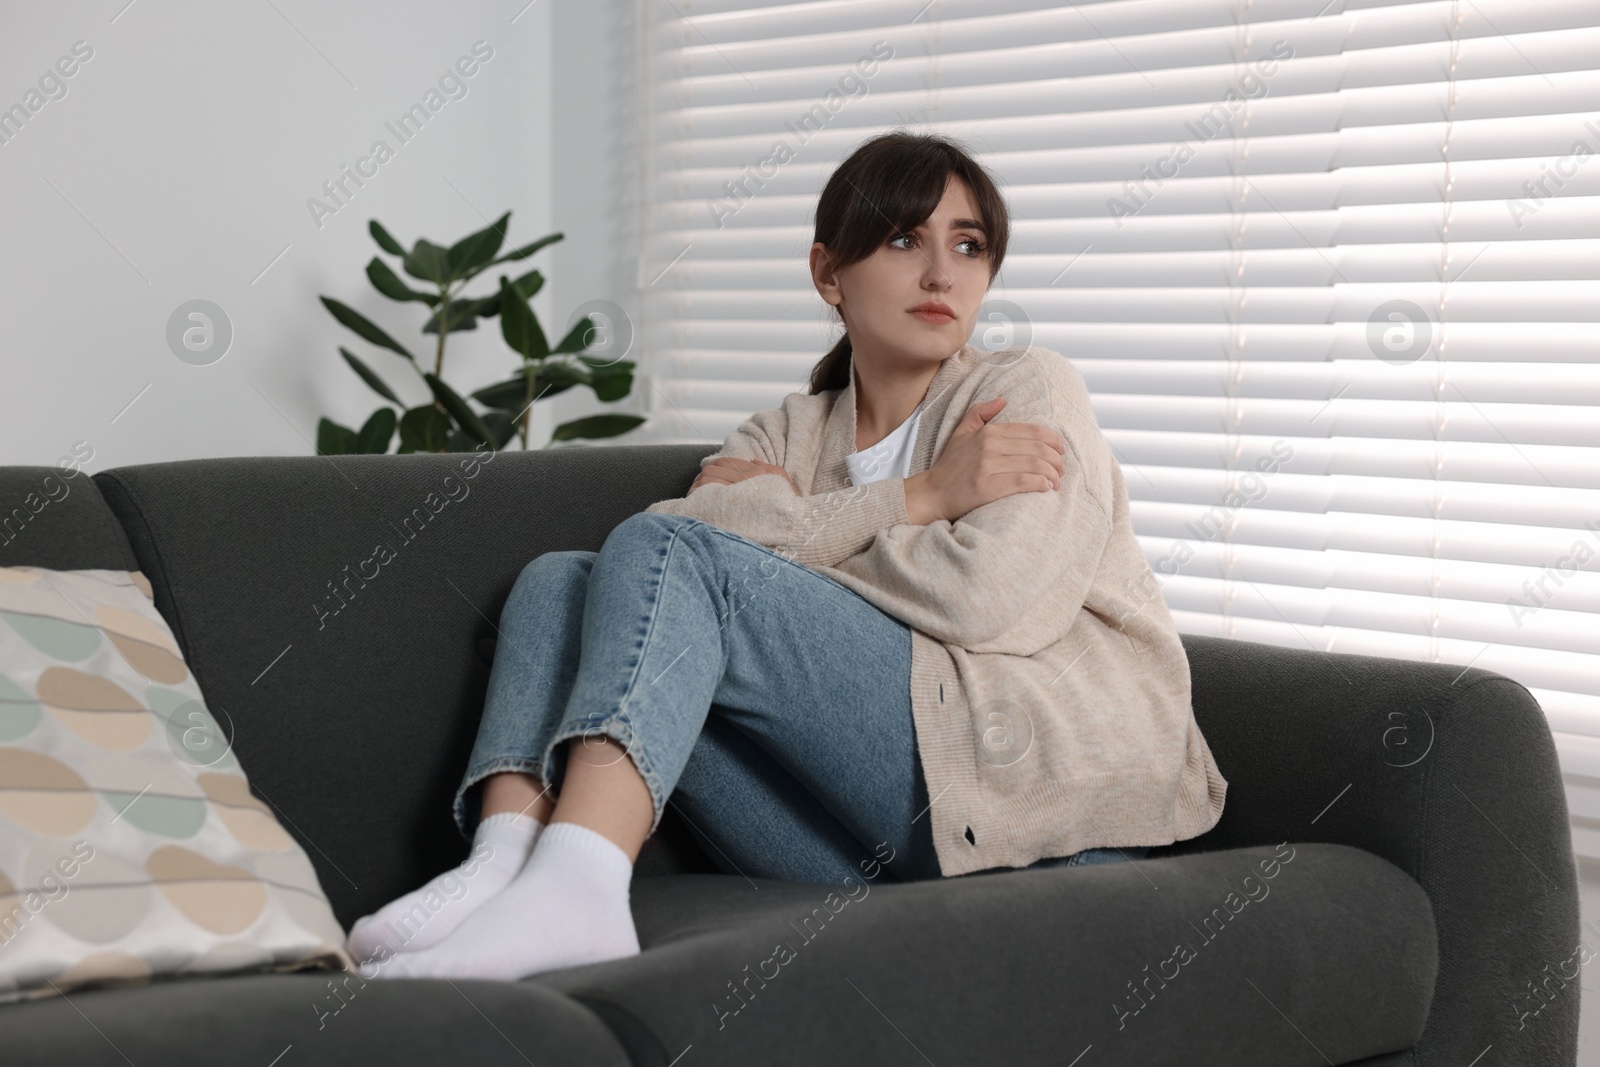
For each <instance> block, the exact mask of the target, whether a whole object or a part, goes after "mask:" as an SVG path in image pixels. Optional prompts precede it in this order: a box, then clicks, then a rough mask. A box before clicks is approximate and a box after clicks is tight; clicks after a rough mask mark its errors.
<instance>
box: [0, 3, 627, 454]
mask: <svg viewBox="0 0 1600 1067" xmlns="http://www.w3.org/2000/svg"><path fill="white" fill-rule="evenodd" d="M126 4H127V0H100V2H95V3H88V4H82V5H77V4H75V5H70V6H69V5H61V6H56V5H49V6H46V5H22V4H8V5H6V6H5V7H4V8H0V108H9V107H10V106H11V105H12V104H13V103H18V102H24V101H25V99H26V98H25V94H27V93H28V91H29V90H30V89H33V88H36V87H37V85H38V79H39V78H40V76H41V75H44V74H46V72H47V71H48V70H49V69H50V68H51V66H52V64H54V63H55V62H56V60H57V58H58V57H60V56H63V55H67V54H69V53H70V52H71V50H72V48H73V45H74V43H75V42H78V41H83V42H86V44H87V47H88V48H92V50H93V55H92V58H90V59H88V60H87V61H86V62H83V63H82V64H81V65H80V66H79V67H78V68H77V69H76V70H75V73H74V74H73V76H72V77H71V78H68V79H63V81H64V84H65V86H66V93H65V95H64V96H61V97H60V98H59V99H53V100H48V101H47V102H45V103H44V105H43V106H42V107H40V108H39V110H38V111H37V113H35V114H33V115H32V116H31V118H30V119H29V120H28V121H27V122H26V123H25V124H24V125H23V127H22V129H21V131H20V132H18V133H15V134H14V136H12V137H11V138H10V140H9V141H7V142H6V143H3V144H0V240H3V247H4V251H5V254H4V255H3V256H0V324H3V326H0V463H5V464H19V463H39V464H48V463H54V462H55V461H56V460H57V459H58V458H59V457H61V456H63V455H65V454H67V453H68V452H69V451H70V450H71V448H72V445H73V443H74V442H75V441H79V440H83V441H87V442H89V443H90V445H91V446H92V448H93V450H94V459H93V460H92V461H91V462H89V463H88V464H86V466H87V467H88V469H90V470H91V471H96V470H104V469H107V468H109V467H113V466H121V465H126V464H130V463H143V462H152V461H159V460H170V459H179V458H187V457H197V456H220V455H286V454H292V455H309V454H311V453H312V451H313V448H312V444H311V442H312V441H313V440H314V439H315V432H316V424H317V419H318V418H319V416H321V415H324V414H326V415H329V416H331V417H333V418H335V419H337V420H338V421H340V422H343V423H345V424H347V425H357V424H359V422H360V420H361V419H362V418H364V417H365V416H366V415H367V414H369V413H370V412H371V411H372V410H373V408H374V407H376V406H377V404H378V403H380V400H379V398H378V397H377V396H376V395H375V394H373V393H371V392H370V391H369V390H368V389H367V388H366V386H365V385H363V384H362V383H361V382H360V380H359V379H357V378H356V377H355V375H354V374H352V373H351V372H350V370H349V369H348V368H347V367H346V366H345V364H344V362H343V360H341V359H340V358H339V356H338V354H337V347H336V346H337V345H339V344H345V345H347V346H349V347H350V348H351V349H352V350H354V351H356V352H357V353H358V354H361V355H362V356H364V357H369V362H370V363H372V364H373V365H374V366H376V367H378V368H379V369H380V371H381V372H382V373H383V374H384V375H385V377H387V379H388V380H389V381H390V383H391V384H392V385H394V386H395V387H396V388H397V389H399V390H402V395H403V396H404V397H405V398H406V399H407V400H408V401H409V402H411V403H421V402H423V401H424V400H425V399H426V397H427V393H426V387H425V386H424V385H423V384H422V382H421V380H420V379H419V378H418V377H417V376H416V375H415V374H414V373H413V372H412V371H411V370H410V369H409V368H407V367H406V366H405V365H404V363H403V361H402V360H401V359H400V358H399V357H398V356H391V355H389V354H387V353H384V352H382V351H381V350H378V349H374V348H373V347H372V346H370V345H368V344H366V343H365V342H361V341H360V340H359V339H357V338H355V337H354V335H352V334H351V333H349V331H347V330H345V329H344V328H343V327H341V326H339V325H338V324H337V323H335V322H334V320H333V319H332V317H331V316H330V315H329V314H328V313H327V311H326V310H325V309H324V308H323V307H322V305H321V304H320V303H319V302H318V299H317V297H318V295H319V294H327V295H330V296H334V297H337V298H339V299H341V300H344V301H346V302H348V303H350V304H352V305H354V306H355V307H357V308H358V309H360V310H362V311H364V312H366V313H367V314H369V315H370V316H371V317H372V318H374V319H375V320H377V321H378V322H379V323H380V324H382V325H384V326H386V327H387V328H389V330H390V332H391V333H392V334H394V335H395V336H396V337H397V338H398V339H399V340H401V342H402V343H404V344H407V346H408V347H412V350H413V351H419V350H422V349H424V348H426V349H427V350H429V351H431V346H428V345H426V343H425V342H426V341H428V340H431V338H427V339H425V338H424V336H423V335H422V334H421V333H420V332H419V328H420V326H421V323H422V319H423V315H424V313H425V312H424V308H423V305H421V304H407V305H400V304H396V303H394V302H392V301H389V300H387V299H385V298H383V297H381V296H379V295H378V294H377V293H376V292H375V291H374V290H373V289H372V288H371V286H370V285H369V283H368V282H367V279H366V277H365V275H364V273H363V270H364V267H365V264H366V263H367V261H368V260H369V259H370V258H371V257H372V256H373V255H374V254H375V253H377V251H378V250H377V248H376V246H375V245H374V244H373V242H372V240H371V238H370V237H369V236H368V234H367V230H366V226H367V221H368V219H370V218H373V217H376V218H378V219H379V220H380V221H381V222H383V223H384V224H385V225H386V226H387V227H388V228H389V229H390V231H391V232H392V233H394V234H395V236H396V237H397V238H399V239H400V240H401V242H402V243H404V244H406V245H407V246H409V245H410V243H411V241H412V240H414V239H415V238H416V237H419V236H427V237H429V238H431V239H432V240H434V241H437V242H440V243H449V242H451V241H454V240H456V239H458V238H460V237H462V236H464V235H465V234H466V233H468V232H469V231H471V230H473V229H477V228H479V227H481V226H483V225H485V224H486V222H487V221H489V220H492V219H494V218H496V217H498V216H499V215H500V214H501V213H502V212H503V211H505V210H507V209H510V210H512V211H513V212H514V214H513V216H512V220H511V227H510V237H509V240H510V242H512V243H516V244H521V243H526V242H528V241H531V240H534V239H536V238H537V237H540V236H542V235H544V234H546V233H548V232H550V231H551V230H554V229H564V230H565V232H566V233H567V240H566V241H565V242H562V243H560V244H558V245H556V246H554V247H555V254H554V255H552V250H550V249H547V250H545V251H542V252H540V253H539V254H538V255H536V256H535V257H533V258H532V259H531V260H528V261H526V262H525V263H523V264H514V265H511V266H516V267H522V268H524V269H526V268H527V267H529V266H538V267H540V268H541V269H544V270H545V271H546V273H547V274H548V275H549V276H550V278H551V283H550V284H548V285H547V286H546V289H545V291H544V292H543V293H541V294H540V296H539V297H538V298H536V300H535V302H534V306H535V309H536V310H537V311H538V312H539V314H540V317H541V320H542V321H543V322H544V323H545V324H546V329H547V332H550V333H556V332H557V331H558V330H559V329H560V328H561V326H563V325H564V323H565V311H566V310H567V307H566V306H564V305H562V304H560V303H558V301H561V300H567V301H569V303H576V302H577V301H579V300H582V299H587V298H589V297H590V296H592V295H604V294H598V293H597V292H592V291H591V290H594V289H595V288H596V287H597V286H599V285H601V284H602V283H603V282H604V281H605V279H606V277H607V276H608V269H607V268H606V266H605V263H604V261H603V259H602V260H598V261H597V260H595V259H594V254H593V252H592V251H577V252H575V251H573V250H574V249H596V248H599V249H605V248H607V246H609V245H610V244H612V243H614V242H616V241H617V240H619V238H618V236H617V234H616V233H615V232H613V231H611V230H610V229H607V230H605V231H603V232H602V231H600V230H598V229H591V230H590V231H589V232H586V230H585V228H586V227H590V228H592V227H596V226H598V225H599V224H600V223H601V222H605V221H606V216H605V215H604V214H603V213H602V211H601V210H600V208H601V203H602V201H603V199H604V198H605V197H606V196H608V195H610V194H609V193H608V192H607V186H606V185H605V184H604V183H603V182H602V181H600V180H598V179H597V175H596V172H595V171H594V170H593V169H587V172H586V174H585V175H584V176H583V177H582V178H581V179H580V180H578V181H577V182H574V180H573V179H571V178H569V179H568V180H566V181H565V182H564V183H563V188H564V189H567V190H569V191H570V190H572V189H579V190H580V191H582V192H584V193H586V194H589V197H590V199H589V200H588V202H587V203H586V205H585V207H584V209H583V210H582V211H580V212H579V213H577V214H576V215H574V217H573V219H572V220H570V221H564V223H563V224H562V225H560V226H558V225H556V224H555V223H554V221H553V220H554V216H555V212H554V210H553V207H552V203H553V191H554V188H555V186H554V184H553V179H552V162H553V161H554V160H556V159H558V158H564V153H560V152H554V151H552V146H553V144H555V142H554V141H553V132H552V129H553V126H554V127H556V128H557V129H559V130H560V131H562V136H563V137H564V138H565V139H566V143H567V144H568V145H570V144H571V143H573V142H575V141H582V140H585V139H587V140H588V141H591V142H594V143H603V142H604V141H605V140H606V136H607V135H605V134H603V133H601V132H598V131H587V127H586V123H587V119H586V118H585V110H586V109H587V108H589V107H590V102H589V99H590V94H589V93H588V92H587V91H585V92H580V93H569V92H560V93H557V92H556V91H555V90H554V88H553V84H554V79H555V77H556V72H557V70H558V69H561V67H564V66H570V64H571V63H572V62H573V61H574V60H575V59H577V58H578V57H580V56H582V55H587V54H594V53H599V52H602V51H603V50H605V49H606V48H608V47H610V45H609V43H608V39H607V38H598V39H595V40H587V39H579V40H576V41H574V44H575V45H576V47H574V48H570V49H557V48H553V47H552V35H553V28H552V27H553V22H554V21H555V20H557V19H561V20H563V21H566V20H568V19H574V18H575V19H576V20H577V21H578V22H580V23H582V22H583V21H584V20H585V19H596V18H599V17H600V16H601V15H602V14H603V12H601V11H599V7H603V6H604V5H597V8H596V10H595V11H594V12H593V13H592V14H591V13H589V12H588V11H587V9H586V8H585V5H578V4H562V5H559V14H557V5H555V4H553V3H552V2H551V0H539V2H534V3H532V4H531V5H529V6H527V7H526V8H525V9H524V8H522V5H520V4H518V3H505V2H499V3H488V2H483V0H466V2H460V3H452V4H450V5H441V4H428V3H421V2H418V0H407V2H404V3H378V2H376V0H365V2H360V3H343V4H339V5H325V4H317V3H313V2H311V0H272V2H271V3H251V4H226V5H224V4H203V3H200V2H198V0H161V2H153V0H142V2H136V3H133V4H132V5H131V6H126ZM621 10H623V11H631V5H623V6H622V7H621ZM519 12H520V13H519ZM513 19H514V20H515V21H513ZM607 32H608V34H613V35H614V34H615V33H616V32H617V31H616V29H615V28H613V29H611V30H608V31H607ZM626 32H627V34H628V38H627V39H628V41H629V43H630V45H631V30H628V31H626ZM478 41H483V42H485V43H486V44H487V46H488V47H489V48H492V49H493V55H492V58H490V59H489V60H488V61H487V62H486V63H483V64H482V65H481V66H480V67H479V69H478V70H477V72H476V73H475V74H474V75H473V76H472V77H471V78H464V79H462V81H463V82H464V83H465V86H466V93H465V95H464V96H460V97H459V98H458V99H446V100H445V103H444V104H443V106H442V107H440V108H439V110H438V111H437V113H435V114H433V115H432V117H431V118H430V119H429V121H428V122H427V124H426V125H425V126H424V128H423V129H422V130H421V131H420V132H419V133H417V134H416V135H415V137H414V138H413V139H412V140H411V141H410V142H409V143H401V141H400V140H399V139H398V138H397V137H396V136H394V134H392V133H391V132H390V131H389V130H388V129H387V128H386V127H385V125H384V124H385V122H392V121H394V120H395V119H397V118H398V116H399V115H400V114H401V113H402V112H404V111H405V110H406V109H407V108H409V107H410V105H411V104H413V103H415V102H419V101H421V100H422V99H423V96H424V94H425V93H426V92H427V90H428V89H429V88H430V87H434V86H436V84H437V83H438V80H439V78H440V76H441V74H443V73H445V72H446V71H447V70H448V69H449V68H450V67H451V65H452V64H453V63H454V62H455V61H456V60H457V58H458V57H461V56H464V55H469V54H470V53H471V51H472V48H473V45H474V42H478ZM84 50H85V49H84V48H82V47H80V52H82V51H84ZM553 56H556V57H560V58H559V59H553ZM621 58H622V61H623V62H625V63H626V62H631V58H629V57H626V56H625V57H621ZM46 87H47V88H48V89H50V90H51V91H58V90H55V88H54V86H53V84H50V83H49V82H48V79H47V86H46ZM447 88H448V86H447ZM585 88H586V90H587V89H588V88H589V87H585ZM453 91H456V92H459V90H453ZM558 97H559V101H560V106H561V107H562V108H563V109H566V113H564V114H563V115H562V116H560V119H559V121H557V120H556V119H555V117H554V112H555V107H554V106H553V105H554V104H555V103H556V101H557V99H558ZM608 106H609V105H608ZM6 131H7V132H8V133H9V132H10V128H9V127H7V128H6ZM586 131H587V132H586ZM380 139H381V140H384V141H387V142H388V143H389V145H390V147H391V148H392V149H394V156H393V158H392V159H391V160H389V161H388V162H387V163H384V164H382V165H381V166H379V168H378V173H377V174H376V175H375V176H373V177H371V178H370V179H367V181H366V185H365V186H364V187H362V188H360V189H358V190H356V191H355V193H354V195H353V196H351V197H350V198H349V200H348V203H347V205H346V206H345V207H343V208H342V209H340V210H338V211H337V213H336V214H334V215H332V216H329V217H327V218H325V219H324V220H322V224H321V225H320V227H319V225H318V224H317V222H316V221H315V220H314V219H313V216H312V213H311V212H310V210H308V207H307V201H308V199H309V198H311V197H315V196H322V195H323V194H322V189H321V186H322V184H323V182H324V181H327V180H330V179H333V178H336V177H338V176H339V170H340V167H341V166H342V165H350V166H351V167H354V166H355V165H356V161H357V159H358V158H359V157H361V156H364V155H366V154H367V153H368V152H369V151H370V150H371V146H372V145H373V143H374V142H375V141H377V140H380ZM566 161H567V162H568V163H571V162H572V160H571V159H570V158H567V159H566ZM352 188H353V186H352ZM280 253H281V255H280ZM609 254H610V253H609V251H608V252H607V253H606V255H609ZM497 270H498V268H497ZM562 270H570V271H571V274H572V277H571V278H566V277H563V276H562V274H561V271H562ZM492 280H493V275H491V277H490V282H491V283H492ZM477 284H478V285H479V286H480V287H481V286H484V284H485V283H484V281H483V280H481V279H480V281H479V282H478V283H477ZM474 291H475V292H476V291H478V290H477V289H475V290H474ZM483 291H488V289H487V288H484V289H483ZM196 298H203V299H206V300H210V301H213V302H214V303H216V304H217V305H219V306H220V307H221V308H222V309H223V310H224V311H225V312H226V314H227V315H228V317H229V319H230V320H231V322H232V325H233V330H234V339H233V342H232V346H231V348H230V350H229V351H228V352H227V354H226V355H225V356H224V357H223V358H222V359H220V360H219V361H217V362H215V363H212V364H210V365H207V366H194V365H191V364H190V363H186V362H184V361H182V360H180V359H178V358H177V357H176V356H175V355H174V354H173V352H172V351H170V350H169V347H168V343H167V339H166V326H167V320H168V318H169V316H170V315H171V313H172V312H173V310H174V309H175V308H177V307H178V306H179V305H180V304H182V303H184V302H185V301H188V300H192V299H196ZM514 367H515V361H514V358H513V356H512V353H511V350H510V349H509V348H508V347H507V346H506V345H505V343H504V342H503V341H502V340H501V339H500V336H499V331H498V323H497V322H496V323H495V324H494V328H493V329H492V330H480V331H479V332H478V333H476V334H471V333H469V334H456V335H453V336H452V337H451V340H450V352H449V355H448V357H447V362H446V379H447V380H449V381H451V382H452V383H454V384H456V385H457V386H458V387H460V388H461V389H462V391H466V390H467V389H471V388H476V387H477V386H479V385H482V384H485V383H488V382H490V381H494V380H497V379H499V378H502V377H505V376H507V375H508V374H509V373H510V371H511V370H512V369H513V368H514ZM147 387H148V388H147ZM574 392H576V391H574ZM135 397H138V399H137V400H136V401H135V399H134V398H135ZM574 399H575V400H576V401H577V403H578V404H579V405H581V404H582V403H583V400H584V398H574ZM589 399H590V404H589V406H590V407H595V406H596V405H594V404H593V403H592V398H589ZM566 400H567V398H566V397H561V398H556V400H554V401H548V402H545V403H541V404H540V405H538V408H537V409H536V410H538V411H541V412H542V413H543V418H542V420H541V422H542V423H543V425H542V426H541V425H540V424H539V423H536V425H535V431H536V435H537V433H538V432H539V431H541V430H544V431H546V432H547V430H548V427H549V425H551V424H552V422H553V421H560V420H563V419H565V418H569V417H572V416H571V414H570V413H566V412H563V411H562V410H561V407H562V402H563V401H566ZM130 402H132V404H131V406H129V404H130ZM552 406H554V407H555V408H556V411H555V413H554V418H552V414H551V413H550V412H548V411H545V410H544V409H547V408H550V407H552ZM566 406H567V407H572V406H573V405H572V404H570V403H569V404H567V405H566Z"/></svg>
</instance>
